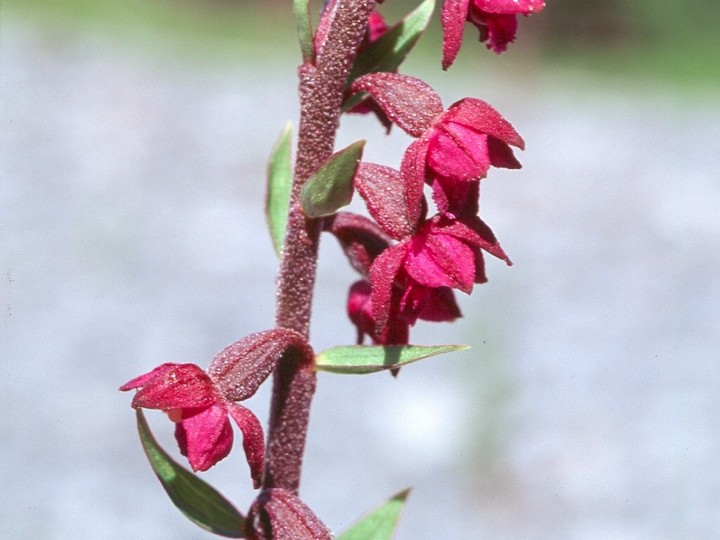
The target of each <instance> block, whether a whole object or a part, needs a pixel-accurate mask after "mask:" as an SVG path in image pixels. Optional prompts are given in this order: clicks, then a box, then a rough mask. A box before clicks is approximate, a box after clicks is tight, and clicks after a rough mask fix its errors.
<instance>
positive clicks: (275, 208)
mask: <svg viewBox="0 0 720 540" xmlns="http://www.w3.org/2000/svg"><path fill="white" fill-rule="evenodd" d="M291 142H292V126H291V125H290V124H289V123H288V125H287V126H285V129H284V130H283V132H282V134H281V135H280V138H279V139H278V141H277V142H276V143H275V146H274V148H273V150H272V153H271V154H270V162H269V164H268V190H267V196H266V198H265V214H266V215H267V221H268V227H269V228H270V236H271V237H272V242H273V247H274V248H275V252H276V253H277V254H278V255H281V254H282V246H283V242H284V241H285V227H286V225H287V216H288V206H289V204H290V191H291V190H292V165H291V163H290V159H291V157H290V154H291V152H290V150H291V149H290V146H291Z"/></svg>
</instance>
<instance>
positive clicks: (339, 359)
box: [315, 345, 470, 375]
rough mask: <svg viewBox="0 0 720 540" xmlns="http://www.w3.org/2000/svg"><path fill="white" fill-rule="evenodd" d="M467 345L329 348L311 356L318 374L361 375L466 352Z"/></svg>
mask: <svg viewBox="0 0 720 540" xmlns="http://www.w3.org/2000/svg"><path fill="white" fill-rule="evenodd" d="M469 348H470V347H468V346H467V345H431V346H421V345H384V346H380V345H378V346H365V345H352V346H347V347H333V348H332V349H327V350H326V351H323V352H321V353H320V354H318V355H317V356H316V357H315V368H316V369H317V370H318V371H329V372H332V373H345V374H349V375H364V374H365V373H375V372H377V371H384V370H387V369H394V368H399V367H402V366H404V365H406V364H411V363H412V362H417V361H418V360H422V359H423V358H428V357H430V356H436V355H438V354H444V353H449V352H453V351H462V350H465V349H469Z"/></svg>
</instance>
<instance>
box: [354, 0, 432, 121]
mask: <svg viewBox="0 0 720 540" xmlns="http://www.w3.org/2000/svg"><path fill="white" fill-rule="evenodd" d="M434 10H435V0H425V1H424V2H423V3H421V4H420V5H419V6H418V7H417V8H415V10H413V11H412V12H410V13H409V14H408V15H407V16H406V17H405V18H404V19H403V20H401V21H400V22H399V23H397V24H396V25H394V26H393V27H392V28H390V29H389V30H388V31H387V32H386V33H385V34H383V36H382V37H380V38H379V39H378V40H377V41H374V42H373V43H371V44H370V45H369V46H368V47H367V48H366V49H364V50H363V51H362V52H361V53H360V54H359V55H358V57H357V59H356V60H355V64H354V65H353V69H352V71H351V72H350V76H349V77H348V81H347V86H348V87H349V86H350V85H351V84H352V83H353V81H354V80H355V79H357V78H358V77H361V76H362V75H366V74H368V73H375V72H380V71H386V72H390V71H395V70H397V68H398V67H399V66H400V64H402V63H403V61H404V60H405V58H407V56H408V54H409V53H410V51H411V50H412V49H413V47H414V46H415V44H416V43H417V42H418V40H419V39H420V36H422V34H423V32H425V29H426V28H427V26H428V23H429V22H430V18H431V17H432V14H433V11H434ZM360 100H361V96H359V95H356V96H352V97H351V98H349V99H348V100H347V101H346V102H345V103H344V104H343V110H345V111H347V110H348V109H351V108H352V107H353V106H354V105H357V103H359V102H360Z"/></svg>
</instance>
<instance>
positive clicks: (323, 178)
mask: <svg viewBox="0 0 720 540" xmlns="http://www.w3.org/2000/svg"><path fill="white" fill-rule="evenodd" d="M364 147H365V141H364V140H361V141H357V142H354V143H352V144H351V145H350V146H347V147H345V148H343V149H342V150H340V151H338V152H335V153H334V154H333V155H332V156H330V158H328V160H327V161H325V163H323V164H322V165H321V166H320V168H319V169H318V170H317V171H316V172H315V174H313V175H312V176H311V177H310V178H308V180H307V182H306V183H305V185H304V186H303V188H302V193H301V199H302V208H303V212H304V213H305V215H306V216H307V217H310V218H317V217H323V216H329V215H331V214H334V213H335V212H337V210H338V209H340V208H342V207H343V206H345V205H348V204H350V201H351V200H352V195H353V179H354V178H355V173H356V172H357V168H358V165H359V164H360V160H361V159H362V154H363V148H364Z"/></svg>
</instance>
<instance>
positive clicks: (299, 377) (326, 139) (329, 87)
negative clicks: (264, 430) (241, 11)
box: [263, 0, 375, 493]
mask: <svg viewBox="0 0 720 540" xmlns="http://www.w3.org/2000/svg"><path fill="white" fill-rule="evenodd" d="M374 7H375V0H356V1H352V2H343V1H339V2H331V3H330V5H329V6H328V7H326V10H330V9H333V10H334V13H333V16H332V19H331V20H330V22H329V23H328V24H329V27H328V28H327V34H326V36H325V39H324V43H323V44H322V45H323V46H322V48H321V50H320V51H316V54H317V56H316V59H315V63H314V65H313V64H309V63H304V64H302V65H301V66H300V68H299V69H298V76H299V79H300V128H299V135H298V145H297V156H296V166H295V175H294V178H293V186H292V192H291V196H290V209H289V214H288V222H287V233H286V236H285V244H284V248H283V257H282V263H281V266H280V274H279V277H278V291H277V299H276V301H277V307H276V309H277V311H276V317H275V324H276V325H277V326H278V327H279V328H287V329H290V330H295V331H296V332H299V333H300V334H302V335H303V336H304V337H305V338H306V339H307V338H309V333H310V314H311V310H312V299H313V289H314V286H315V275H316V270H317V254H318V244H319V237H320V232H321V228H322V221H321V219H319V218H316V219H310V218H307V217H305V215H304V214H303V211H302V204H301V199H300V193H301V190H302V186H303V185H304V183H305V182H306V181H307V179H308V178H309V177H310V175H311V174H312V173H313V172H315V171H316V170H317V169H318V168H319V167H320V165H322V163H323V162H324V161H325V160H327V159H328V158H329V157H330V156H331V155H332V153H333V148H334V145H335V135H336V133H337V129H338V126H339V123H340V114H341V107H342V101H343V93H344V90H345V83H346V81H347V78H348V74H349V73H350V69H351V67H352V65H353V61H354V59H355V55H356V54H357V49H358V46H359V44H360V42H361V40H362V38H363V35H364V34H365V29H366V27H367V21H368V18H369V17H370V14H371V13H372V11H373V9H374ZM314 392H315V373H314V370H313V366H312V365H306V364H303V363H302V362H301V361H299V360H298V359H297V358H292V357H288V358H285V359H283V361H282V362H281V364H280V365H279V366H278V367H277V369H276V371H275V373H274V375H273V393H272V402H271V406H270V421H269V426H268V441H267V455H266V468H265V476H264V478H263V488H264V489H270V488H283V489H286V490H288V491H291V492H294V493H297V491H298V488H299V485H300V471H301V468H302V456H303V451H304V448H305V437H306V434H307V425H308V420H309V415H310V404H311V402H312V396H313V393H314Z"/></svg>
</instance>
